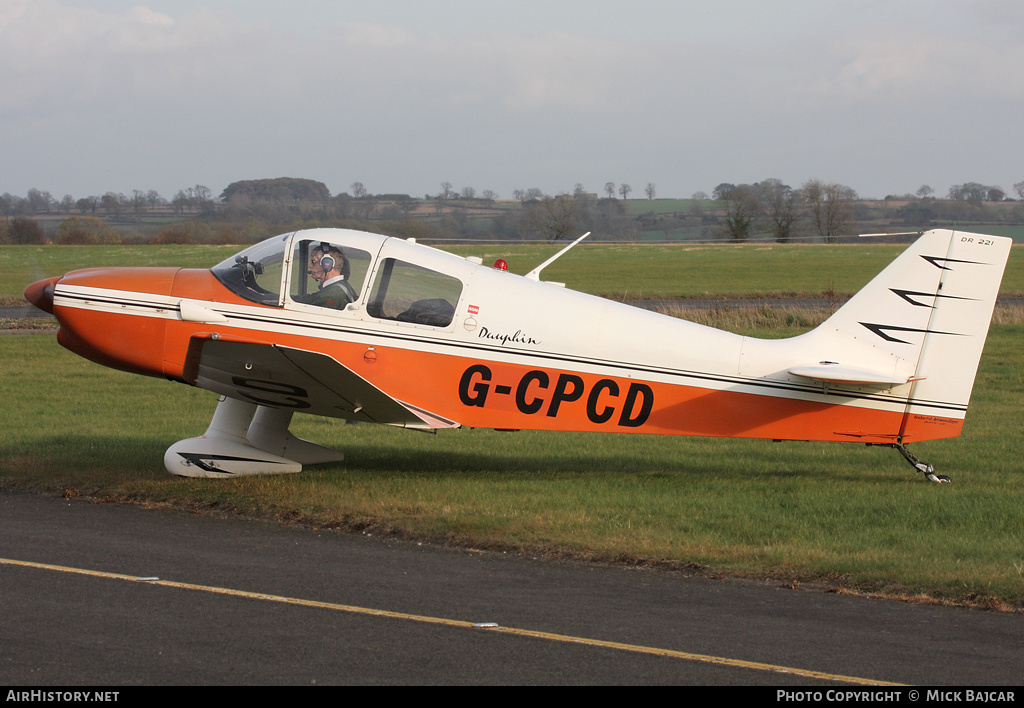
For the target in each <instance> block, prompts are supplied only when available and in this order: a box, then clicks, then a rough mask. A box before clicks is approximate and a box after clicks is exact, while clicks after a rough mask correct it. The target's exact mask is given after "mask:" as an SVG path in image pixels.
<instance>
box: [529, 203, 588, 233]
mask: <svg viewBox="0 0 1024 708" xmlns="http://www.w3.org/2000/svg"><path fill="white" fill-rule="evenodd" d="M582 220H583V209H582V207H581V206H580V202H578V201H577V200H575V199H573V198H572V197H570V196H568V195H565V194H560V195H559V196H557V197H544V198H543V199H541V200H540V201H539V202H538V203H536V204H533V205H532V206H530V208H529V211H527V213H526V218H525V223H526V227H527V228H528V229H529V230H531V231H535V232H536V233H538V234H540V235H541V236H542V237H544V239H545V240H547V241H558V240H559V239H562V238H565V237H566V236H569V235H570V234H572V233H574V232H575V231H577V230H578V229H579V226H580V223H581V222H582Z"/></svg>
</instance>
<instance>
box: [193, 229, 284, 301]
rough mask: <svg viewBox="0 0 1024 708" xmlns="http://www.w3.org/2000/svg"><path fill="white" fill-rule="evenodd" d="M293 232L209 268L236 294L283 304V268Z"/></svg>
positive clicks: (253, 299)
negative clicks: (281, 292) (281, 293)
mask: <svg viewBox="0 0 1024 708" xmlns="http://www.w3.org/2000/svg"><path fill="white" fill-rule="evenodd" d="M289 236H291V234H285V235H283V236H275V237H274V238H271V239H267V240H266V241H261V242H260V243H257V244H256V245H255V246H250V247H249V248H247V249H245V250H244V251H242V252H241V253H239V254H237V255H234V256H231V258H228V259H227V260H224V261H222V262H220V263H218V264H217V265H215V266H214V267H213V268H211V269H210V270H211V271H212V272H213V274H214V275H215V276H216V277H217V280H219V281H220V282H221V283H223V284H224V285H225V287H227V288H228V289H230V290H231V291H232V292H233V293H235V294H236V295H238V296H240V297H244V298H245V299H246V300H252V301H253V302H258V303H260V304H261V305H279V304H280V303H281V295H280V291H281V270H282V268H283V267H284V254H285V247H286V246H287V244H288V238H289Z"/></svg>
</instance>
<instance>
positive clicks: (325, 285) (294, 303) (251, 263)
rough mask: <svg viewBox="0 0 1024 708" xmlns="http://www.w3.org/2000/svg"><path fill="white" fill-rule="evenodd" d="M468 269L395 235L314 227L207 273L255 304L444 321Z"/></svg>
mask: <svg viewBox="0 0 1024 708" xmlns="http://www.w3.org/2000/svg"><path fill="white" fill-rule="evenodd" d="M424 261H426V262H424ZM324 265H326V266H329V268H324V267H323V266H324ZM446 266H447V267H446ZM467 268H471V267H470V266H469V264H467V263H466V262H465V261H463V260H461V259H458V258H456V257H453V256H450V255H448V254H443V253H440V252H438V251H434V250H433V249H425V248H423V247H422V246H415V245H413V244H409V243H406V242H404V241H400V240H398V239H389V238H388V237H386V236H380V235H377V234H369V233H362V232H358V231H343V230H340V229H313V230H309V231H298V232H295V233H292V234H285V235H283V236H275V237H273V238H270V239H267V240H266V241H262V242H260V243H257V244H256V245H254V246H250V247H249V248H247V249H245V250H244V251H242V252H240V253H238V254H237V255H235V256H232V257H231V258H228V259H226V260H224V261H222V262H221V263H219V264H217V265H216V266H214V267H213V268H212V272H213V274H214V275H215V276H216V277H217V279H218V280H219V281H220V282H221V283H223V284H224V286H225V287H227V288H229V289H230V290H231V291H232V292H234V293H235V294H236V295H238V296H239V297H242V298H245V299H246V300H250V301H252V302H256V303H259V304H261V305H271V306H277V307H285V306H288V307H289V308H292V307H294V308H295V309H302V308H303V307H305V306H314V307H319V308H326V309H333V310H336V311H348V312H352V313H358V314H359V315H360V316H362V315H363V314H365V315H368V316H369V317H370V318H373V319H380V320H393V321H397V322H408V323H413V324H419V325H426V326H429V327H447V326H448V325H450V324H451V323H452V320H453V319H454V317H455V308H456V306H457V304H458V301H459V298H460V297H461V294H462V291H463V287H464V284H465V280H467V279H468V274H469V270H467ZM444 271H450V272H444ZM371 281H372V287H369V286H370V283H371Z"/></svg>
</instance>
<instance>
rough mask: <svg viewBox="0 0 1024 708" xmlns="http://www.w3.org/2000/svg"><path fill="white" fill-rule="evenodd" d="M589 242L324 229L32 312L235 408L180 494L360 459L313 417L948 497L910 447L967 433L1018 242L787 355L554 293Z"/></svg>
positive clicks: (937, 248) (944, 272) (109, 284)
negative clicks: (548, 273)
mask: <svg viewBox="0 0 1024 708" xmlns="http://www.w3.org/2000/svg"><path fill="white" fill-rule="evenodd" d="M581 238H582V237H581ZM575 243H578V240H577V241H576V242H574V243H573V244H570V246H568V247H567V248H566V249H563V251H562V252H560V253H559V254H556V256H555V257H553V258H551V259H549V260H548V261H547V262H546V263H544V264H542V265H541V266H540V267H538V268H537V269H535V270H534V271H532V272H530V273H529V274H527V275H526V276H525V277H524V276H519V275H513V274H511V273H509V272H507V270H504V269H501V268H500V266H501V265H502V262H501V261H499V262H498V263H496V264H495V267H489V266H484V265H482V264H481V262H480V259H478V258H461V257H458V256H455V255H451V254H449V253H445V252H443V251H439V250H436V249H434V248H430V247H427V246H424V245H420V244H417V243H415V242H413V241H412V240H401V239H397V238H389V237H386V236H379V235H376V234H369V233H361V232H357V231H348V230H339V229H315V230H308V231H297V232H294V233H289V234H284V235H281V236H277V237H275V238H272V239H269V240H267V241H264V242H262V243H259V244H256V245H254V246H252V247H250V248H247V249H245V250H244V251H242V252H241V253H239V254H238V255H237V256H234V257H232V258H229V259H228V260H226V261H224V262H222V263H220V264H218V265H216V266H214V267H213V268H211V269H210V270H189V269H182V268H94V269H88V270H78V271H73V272H70V273H68V274H66V275H64V276H63V277H56V278H50V279H47V280H41V281H39V282H37V283H34V284H32V285H30V286H29V287H28V288H27V289H26V290H25V297H26V298H27V299H28V300H29V301H30V302H32V303H33V304H35V305H37V306H38V307H40V308H42V309H44V310H47V311H49V312H51V313H53V314H54V315H55V316H56V317H57V320H58V322H59V324H60V329H59V333H58V341H59V342H60V344H62V345H63V346H64V347H66V348H68V349H70V350H71V351H73V352H75V353H77V354H79V355H81V356H83V357H86V358H87V359H91V360H92V361H95V362H98V363H100V364H103V365H105V366H110V367H114V368H117V369H122V370H125V371H130V372H134V373H139V374H146V375H149V376H158V377H163V378H167V379H171V380H172V381H180V382H182V383H187V384H190V385H192V386H200V387H202V388H205V389H208V390H210V391H213V392H214V393H217V394H220V396H221V397H222V398H221V401H220V403H219V405H218V406H217V410H216V412H215V413H214V416H213V420H212V422H211V423H210V426H209V429H208V430H207V431H206V433H205V435H203V436H201V437H197V438H191V439H188V440H182V441H180V442H177V443H175V444H174V445H172V446H171V447H170V448H169V449H168V450H167V453H166V455H165V457H164V464H165V466H166V467H167V469H168V470H169V471H170V472H171V473H172V474H176V475H183V476H188V477H229V476H234V475H248V474H274V473H281V472H298V471H300V470H301V469H302V466H303V465H308V464H315V463H322V462H330V461H337V460H341V459H342V455H341V453H339V452H337V451H336V450H332V449H329V448H325V447H322V446H320V445H316V444H313V443H310V442H308V441H304V440H300V439H298V438H296V437H294V436H293V435H291V433H289V432H288V426H289V424H290V421H291V418H292V415H293V414H294V413H295V412H301V413H311V414H315V415H323V416H333V417H337V418H347V419H350V420H356V421H364V422H373V423H384V424H388V425H397V426H405V427H410V428H423V429H436V428H458V427H460V426H468V427H474V428H494V429H508V430H518V429H534V430H572V431H594V432H618V433H649V434H663V435H703V436H722V437H742V438H765V439H776V440H823V441H846V442H858V443H870V444H881V445H888V446H892V447H894V448H896V449H898V450H899V451H900V452H901V453H902V454H903V455H904V457H905V458H906V459H907V460H908V461H909V462H910V463H911V464H912V465H914V466H915V467H916V468H917V469H918V470H919V471H921V472H923V473H924V474H925V475H926V476H927V477H928V478H929V479H931V480H933V481H948V478H946V477H943V476H939V475H936V474H934V470H933V468H932V466H931V465H927V464H925V463H923V462H921V461H919V460H918V459H917V457H916V456H914V455H913V454H911V453H910V452H909V451H907V449H906V447H905V445H906V444H907V443H911V442H917V441H922V440H932V439H936V438H946V437H953V436H956V435H959V434H960V431H961V429H962V426H963V421H964V416H965V414H966V411H967V404H968V400H969V398H970V394H971V389H972V387H973V385H974V378H975V374H976V372H977V368H978V363H979V360H980V358H981V353H982V348H983V346H984V343H985V338H986V335H987V333H988V327H989V322H990V320H991V316H992V310H993V307H994V305H995V300H996V295H997V293H998V290H999V284H1000V281H1001V279H1002V273H1003V269H1004V266H1005V264H1006V260H1007V258H1008V255H1009V252H1010V244H1011V240H1010V239H1008V238H1000V237H994V236H984V235H979V234H971V233H964V232H959V231H948V230H935V231H929V232H927V233H925V234H923V235H922V236H921V237H920V238H919V239H918V240H917V241H916V242H915V243H913V244H912V245H911V246H910V247H909V248H908V249H907V250H906V251H905V252H904V253H903V254H902V255H900V256H899V257H898V258H897V259H896V260H895V261H893V263H891V264H890V265H889V266H888V267H887V268H886V269H885V270H884V271H883V272H882V273H881V274H880V275H878V276H877V277H876V278H875V279H874V280H872V281H871V282H870V283H869V284H868V285H867V286H866V287H865V288H864V289H863V290H861V291H860V292H859V293H858V294H857V295H856V296H854V297H853V298H852V299H851V300H850V301H849V302H848V303H846V304H845V305H844V306H843V307H842V308H840V309H839V310H838V311H837V312H836V313H835V314H834V315H833V316H832V317H831V318H829V319H828V320H827V321H826V322H825V323H824V324H822V325H821V326H820V327H818V328H816V329H814V330H813V331H810V332H808V333H806V334H802V335H800V336H797V337H793V338H791V339H784V340H761V339H756V338H752V337H744V336H739V335H736V334H731V333H728V332H724V331H720V330H717V329H713V328H709V327H704V326H701V325H697V324H694V323H692V322H687V321H684V320H680V319H676V318H673V317H669V316H665V315H660V314H656V313H653V312H649V311H646V310H642V309H638V308H634V307H630V306H628V305H624V304H621V303H616V302H612V301H610V300H606V299H602V298H599V297H594V296H591V295H585V294H582V293H579V292H575V291H573V290H570V289H566V288H564V287H558V284H552V283H547V282H542V281H540V278H539V275H540V271H541V269H542V268H544V267H545V266H546V265H548V264H549V263H550V262H551V261H553V260H554V259H555V258H557V257H558V256H559V255H561V253H564V251H565V250H568V248H571V247H572V246H573V245H575ZM332 288H333V290H331V292H332V293H333V294H330V295H329V293H328V291H329V290H330V289H332ZM328 295H329V296H328Z"/></svg>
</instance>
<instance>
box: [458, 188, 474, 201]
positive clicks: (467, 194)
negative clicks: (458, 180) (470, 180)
mask: <svg viewBox="0 0 1024 708" xmlns="http://www.w3.org/2000/svg"><path fill="white" fill-rule="evenodd" d="M461 194H462V198H463V199H476V190H475V189H473V188H472V187H463V188H462V192H461Z"/></svg>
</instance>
